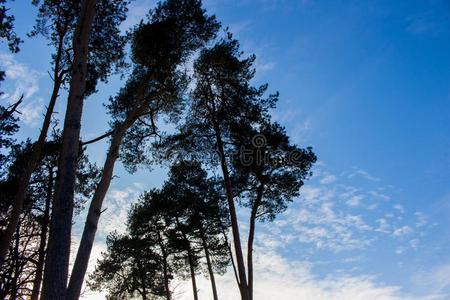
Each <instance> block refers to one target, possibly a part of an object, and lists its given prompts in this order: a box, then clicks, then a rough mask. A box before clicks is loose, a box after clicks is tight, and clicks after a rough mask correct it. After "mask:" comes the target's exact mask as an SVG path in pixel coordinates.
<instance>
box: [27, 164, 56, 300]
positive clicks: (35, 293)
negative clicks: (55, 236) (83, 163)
mask: <svg viewBox="0 0 450 300" xmlns="http://www.w3.org/2000/svg"><path fill="white" fill-rule="evenodd" d="M49 174H50V175H49V180H48V186H47V197H46V199H45V208H44V217H43V220H42V231H41V236H40V243H39V255H38V261H37V265H36V274H35V276H34V281H33V290H32V292H31V297H30V299H31V300H38V299H39V293H40V291H41V283H42V274H43V273H44V262H45V247H46V243H47V232H48V225H49V223H50V203H51V200H52V196H53V180H54V179H53V170H52V168H51V167H50V168H49Z"/></svg>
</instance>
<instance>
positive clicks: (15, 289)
mask: <svg viewBox="0 0 450 300" xmlns="http://www.w3.org/2000/svg"><path fill="white" fill-rule="evenodd" d="M19 245H20V224H18V226H17V228H16V238H15V241H14V248H13V250H12V251H13V257H14V258H15V259H13V264H14V266H13V270H14V275H13V278H12V283H11V294H10V295H9V296H10V297H11V299H17V296H18V292H19V289H18V281H19V276H20V272H19V269H20V266H19Z"/></svg>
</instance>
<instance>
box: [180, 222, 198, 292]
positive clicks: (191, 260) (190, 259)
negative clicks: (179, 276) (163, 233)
mask: <svg viewBox="0 0 450 300" xmlns="http://www.w3.org/2000/svg"><path fill="white" fill-rule="evenodd" d="M175 220H176V222H177V226H178V228H180V229H179V230H180V232H181V234H182V235H183V239H184V241H185V242H186V251H187V253H188V262H189V270H190V272H191V280H192V292H193V294H194V300H198V292H197V281H196V280H195V267H194V258H193V255H192V249H191V244H190V242H189V239H188V238H187V236H186V234H185V233H184V232H183V230H182V229H181V225H180V220H179V219H178V217H176V218H175Z"/></svg>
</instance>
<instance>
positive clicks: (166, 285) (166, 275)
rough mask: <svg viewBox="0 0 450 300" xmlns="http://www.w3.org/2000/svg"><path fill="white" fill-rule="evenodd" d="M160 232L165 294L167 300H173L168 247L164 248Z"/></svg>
mask: <svg viewBox="0 0 450 300" xmlns="http://www.w3.org/2000/svg"><path fill="white" fill-rule="evenodd" d="M157 230H158V243H159V247H160V249H161V253H162V256H163V273H164V289H165V294H166V300H171V299H172V295H171V293H170V288H169V268H168V263H167V257H168V254H167V250H166V247H165V246H164V242H163V239H162V237H161V234H160V232H159V229H157Z"/></svg>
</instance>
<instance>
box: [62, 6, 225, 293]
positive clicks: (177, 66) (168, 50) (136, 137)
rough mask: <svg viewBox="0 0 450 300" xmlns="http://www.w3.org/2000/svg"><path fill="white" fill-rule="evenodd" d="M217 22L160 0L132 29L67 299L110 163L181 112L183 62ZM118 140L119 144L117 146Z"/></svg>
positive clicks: (85, 257)
mask: <svg viewBox="0 0 450 300" xmlns="http://www.w3.org/2000/svg"><path fill="white" fill-rule="evenodd" d="M218 27H219V24H218V23H217V21H216V20H215V17H214V16H208V15H207V14H206V12H205V10H204V9H203V8H202V6H201V1H198V0H184V1H179V0H177V1H176V0H168V1H165V2H161V3H159V4H158V6H157V7H156V8H155V9H154V10H152V11H151V12H150V14H149V21H148V22H147V23H144V22H141V23H140V24H139V25H138V26H137V27H136V28H135V31H134V34H133V42H132V47H131V50H132V60H133V63H134V68H133V72H132V74H131V76H130V78H129V79H128V81H127V83H126V85H125V86H124V87H123V88H122V89H121V90H120V91H119V94H118V95H117V96H116V97H114V98H112V99H111V101H110V103H109V105H108V106H107V108H108V111H109V114H110V115H111V117H112V121H111V127H112V131H111V142H110V146H109V150H108V154H107V157H106V160H105V163H104V167H103V171H102V177H101V180H100V182H99V184H98V186H97V189H96V191H95V194H94V197H93V199H92V201H91V203H90V207H89V211H88V215H87V218H86V224H85V227H84V230H83V235H82V239H81V242H80V246H79V248H78V252H77V256H76V260H75V264H74V268H73V272H72V276H71V279H70V282H69V287H68V297H69V299H78V297H79V295H80V291H81V287H82V284H83V279H84V275H85V273H86V270H87V265H88V262H89V256H90V253H91V250H92V246H93V243H94V239H95V234H96V231H97V224H98V221H99V219H100V212H101V208H102V205H103V200H104V198H105V196H106V193H107V191H108V188H109V185H110V183H111V180H112V177H113V171H114V165H115V162H116V160H117V158H118V157H119V154H120V155H121V158H122V160H123V161H124V162H125V163H126V164H127V165H128V166H132V165H135V164H136V163H137V162H139V161H140V158H141V157H142V156H141V155H140V153H141V151H142V149H143V148H145V146H144V144H145V141H146V140H148V139H149V138H150V137H154V136H157V135H158V128H157V125H156V124H157V123H156V122H157V120H158V118H159V119H160V118H163V117H164V116H166V117H168V118H169V119H170V118H171V117H174V116H176V115H178V114H179V113H180V110H181V107H182V99H183V92H184V90H185V87H186V84H187V77H186V74H185V72H182V70H181V67H182V65H183V63H185V62H186V60H187V59H188V58H189V57H190V55H191V54H192V53H193V52H194V51H195V50H197V49H198V48H200V47H201V46H203V45H204V44H205V43H206V42H208V41H209V40H210V39H211V38H213V37H214V36H215V33H216V32H217V30H218ZM121 146H122V149H121Z"/></svg>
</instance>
